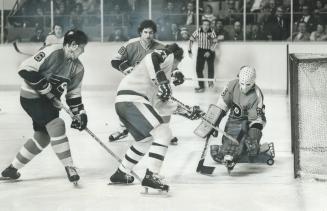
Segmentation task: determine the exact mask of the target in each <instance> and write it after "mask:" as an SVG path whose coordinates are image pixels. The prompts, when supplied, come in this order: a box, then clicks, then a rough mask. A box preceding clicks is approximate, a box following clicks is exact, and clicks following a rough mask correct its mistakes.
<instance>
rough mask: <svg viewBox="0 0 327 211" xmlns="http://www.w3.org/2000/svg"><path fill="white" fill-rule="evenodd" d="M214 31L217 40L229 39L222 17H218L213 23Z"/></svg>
mask: <svg viewBox="0 0 327 211" xmlns="http://www.w3.org/2000/svg"><path fill="white" fill-rule="evenodd" d="M214 30H215V33H216V35H217V39H218V40H219V41H224V40H229V39H230V38H229V35H228V32H227V31H226V30H225V29H224V22H223V20H222V19H218V20H217V21H216V25H215V28H214Z"/></svg>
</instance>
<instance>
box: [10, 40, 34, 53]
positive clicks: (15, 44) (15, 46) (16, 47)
mask: <svg viewBox="0 0 327 211" xmlns="http://www.w3.org/2000/svg"><path fill="white" fill-rule="evenodd" d="M12 45H13V46H14V48H15V50H16V52H17V53H19V54H22V55H25V56H33V54H30V53H24V52H21V51H20V50H19V48H18V46H17V41H14V42H13V43H12Z"/></svg>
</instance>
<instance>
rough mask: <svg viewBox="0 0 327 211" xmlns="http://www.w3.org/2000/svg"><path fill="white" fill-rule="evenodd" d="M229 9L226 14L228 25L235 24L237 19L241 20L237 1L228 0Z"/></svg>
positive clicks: (225, 19)
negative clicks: (236, 5) (236, 6)
mask: <svg viewBox="0 0 327 211" xmlns="http://www.w3.org/2000/svg"><path fill="white" fill-rule="evenodd" d="M227 1H228V2H227V3H228V4H227V11H226V15H225V16H224V22H225V24H226V25H231V24H233V23H234V22H235V21H236V20H240V18H241V17H240V13H239V11H238V10H237V9H236V8H235V1H234V0H227Z"/></svg>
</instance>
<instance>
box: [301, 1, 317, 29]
mask: <svg viewBox="0 0 327 211" xmlns="http://www.w3.org/2000/svg"><path fill="white" fill-rule="evenodd" d="M299 22H305V23H306V28H307V31H308V32H310V33H311V32H312V31H313V30H314V28H315V23H314V18H313V16H312V15H311V14H310V8H309V6H308V5H303V7H302V16H300V18H299V20H298V23H299Z"/></svg>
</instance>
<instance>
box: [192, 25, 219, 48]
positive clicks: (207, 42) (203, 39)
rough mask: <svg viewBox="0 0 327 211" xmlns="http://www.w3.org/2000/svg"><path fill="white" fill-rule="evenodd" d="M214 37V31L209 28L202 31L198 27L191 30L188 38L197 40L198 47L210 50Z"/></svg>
mask: <svg viewBox="0 0 327 211" xmlns="http://www.w3.org/2000/svg"><path fill="white" fill-rule="evenodd" d="M216 37H217V35H216V33H215V32H214V30H212V29H211V28H210V29H209V30H208V31H207V32H204V31H203V30H202V28H199V29H197V30H195V31H194V32H193V34H192V36H191V37H190V40H191V41H195V40H198V47H199V48H202V49H206V50H210V49H211V48H212V47H213V44H214V43H215V42H216V41H215V38H216Z"/></svg>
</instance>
